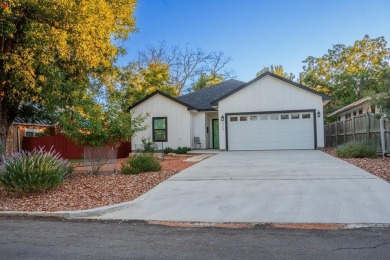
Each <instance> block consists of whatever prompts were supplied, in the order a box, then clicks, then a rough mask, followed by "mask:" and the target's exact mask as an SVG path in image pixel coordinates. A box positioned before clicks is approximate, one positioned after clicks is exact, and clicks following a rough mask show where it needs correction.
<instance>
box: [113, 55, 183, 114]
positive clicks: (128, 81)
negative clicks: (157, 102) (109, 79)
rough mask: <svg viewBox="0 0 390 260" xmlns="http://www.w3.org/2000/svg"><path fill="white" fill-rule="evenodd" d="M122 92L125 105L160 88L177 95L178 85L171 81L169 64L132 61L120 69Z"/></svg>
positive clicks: (127, 105) (129, 104)
mask: <svg viewBox="0 0 390 260" xmlns="http://www.w3.org/2000/svg"><path fill="white" fill-rule="evenodd" d="M119 78H120V92H119V93H120V94H121V95H122V96H123V98H122V103H123V105H122V106H123V107H124V108H125V109H126V110H128V108H129V106H131V105H132V104H134V103H136V102H138V101H140V100H141V99H143V98H144V97H146V96H147V95H149V94H151V93H153V92H155V91H157V90H159V91H162V92H164V93H166V94H168V95H170V96H177V95H178V92H177V86H176V85H173V84H172V83H171V81H170V70H169V66H168V64H166V63H163V62H159V61H156V62H150V63H147V64H140V63H137V62H133V63H130V64H129V65H128V66H126V67H124V68H122V69H121V71H120V76H119Z"/></svg>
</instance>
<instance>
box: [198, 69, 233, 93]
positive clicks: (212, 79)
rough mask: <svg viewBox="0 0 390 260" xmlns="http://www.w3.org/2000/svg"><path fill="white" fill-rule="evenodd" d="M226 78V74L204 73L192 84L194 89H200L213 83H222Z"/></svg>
mask: <svg viewBox="0 0 390 260" xmlns="http://www.w3.org/2000/svg"><path fill="white" fill-rule="evenodd" d="M224 80H225V77H224V75H221V74H217V73H215V72H211V73H210V74H209V75H207V74H206V73H202V74H201V75H200V76H199V78H198V80H197V81H196V82H195V83H194V84H193V85H192V90H193V91H196V90H200V89H202V88H207V87H209V86H211V85H214V84H218V83H221V82H222V81H224Z"/></svg>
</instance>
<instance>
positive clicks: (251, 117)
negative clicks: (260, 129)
mask: <svg viewBox="0 0 390 260" xmlns="http://www.w3.org/2000/svg"><path fill="white" fill-rule="evenodd" d="M249 120H250V121H257V120H258V119H257V116H250V117H249Z"/></svg>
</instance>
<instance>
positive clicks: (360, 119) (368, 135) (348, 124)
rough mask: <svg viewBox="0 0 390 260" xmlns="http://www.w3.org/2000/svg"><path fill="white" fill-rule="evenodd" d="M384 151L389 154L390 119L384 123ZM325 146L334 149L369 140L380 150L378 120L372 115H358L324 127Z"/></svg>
mask: <svg viewBox="0 0 390 260" xmlns="http://www.w3.org/2000/svg"><path fill="white" fill-rule="evenodd" d="M384 130H385V150H386V152H387V153H389V152H390V119H389V118H386V119H385V121H384ZM324 133H325V146H327V147H336V146H339V145H342V144H346V143H350V142H353V141H357V142H360V141H365V140H367V139H369V140H371V141H372V142H373V143H375V144H377V147H378V151H380V150H381V139H380V138H381V137H380V124H379V119H378V118H375V117H374V116H372V115H368V114H364V115H358V116H355V117H353V118H351V119H347V120H345V121H341V122H337V123H333V124H330V125H326V126H325V128H324Z"/></svg>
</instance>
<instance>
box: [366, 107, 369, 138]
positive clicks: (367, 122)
mask: <svg viewBox="0 0 390 260" xmlns="http://www.w3.org/2000/svg"><path fill="white" fill-rule="evenodd" d="M366 134H367V140H370V115H369V114H368V112H366Z"/></svg>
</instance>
